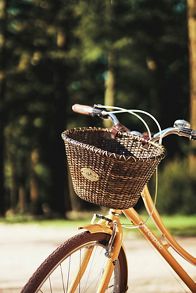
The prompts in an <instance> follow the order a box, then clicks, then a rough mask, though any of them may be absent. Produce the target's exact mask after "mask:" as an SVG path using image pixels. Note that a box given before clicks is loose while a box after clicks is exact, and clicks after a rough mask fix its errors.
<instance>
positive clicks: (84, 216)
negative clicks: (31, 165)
mask: <svg viewBox="0 0 196 293" xmlns="http://www.w3.org/2000/svg"><path fill="white" fill-rule="evenodd" d="M92 214H93V213H92ZM92 214H89V213H75V214H74V213H72V214H71V216H69V219H50V220H46V219H38V218H37V219H35V218H32V216H27V215H12V216H9V217H7V218H1V219H0V224H1V223H2V224H18V223H21V224H24V225H32V224H34V225H35V224H36V225H39V226H43V227H56V228H66V227H69V228H72V227H73V228H75V227H80V226H85V225H87V224H89V222H90V220H91V216H90V215H92ZM146 218H147V216H146V215H143V220H144V221H145V219H146ZM162 219H163V222H164V224H165V226H166V227H167V228H168V229H169V231H170V232H171V233H172V234H173V235H175V236H186V237H193V236H196V215H189V216H186V215H172V216H166V215H164V216H163V217H162ZM122 222H123V223H125V224H128V221H127V220H126V219H125V218H123V219H122ZM147 225H148V227H149V228H151V229H152V231H154V232H155V231H156V228H155V226H154V224H153V222H152V220H151V219H149V221H148V222H147ZM132 231H135V229H133V230H132Z"/></svg>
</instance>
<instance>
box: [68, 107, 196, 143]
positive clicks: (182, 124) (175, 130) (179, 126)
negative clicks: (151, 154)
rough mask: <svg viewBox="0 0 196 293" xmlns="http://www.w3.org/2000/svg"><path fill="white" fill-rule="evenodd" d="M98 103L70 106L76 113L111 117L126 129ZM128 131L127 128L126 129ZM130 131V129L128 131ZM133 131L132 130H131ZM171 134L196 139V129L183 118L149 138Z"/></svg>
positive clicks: (119, 126) (116, 124)
mask: <svg viewBox="0 0 196 293" xmlns="http://www.w3.org/2000/svg"><path fill="white" fill-rule="evenodd" d="M98 106H99V105H94V106H93V107H91V106H87V105H80V104H75V105H73V106H72V110H73V111H74V112H76V113H79V114H82V115H90V116H92V117H94V116H98V117H100V118H104V119H105V118H106V119H108V118H109V119H111V120H112V122H113V124H114V125H115V126H118V128H119V129H123V130H125V129H127V128H126V127H125V126H124V125H122V124H120V122H119V120H118V119H117V117H116V115H114V114H113V113H110V112H109V111H107V110H105V109H102V108H100V106H99V107H98ZM128 131H129V130H128ZM130 132H131V131H130ZM133 133H134V131H133ZM171 134H175V135H178V136H183V137H186V138H189V139H191V140H196V130H193V129H191V127H190V124H189V123H188V122H187V121H185V120H176V121H175V122H174V126H173V127H169V128H166V129H163V130H162V131H159V132H157V133H155V134H154V135H153V137H152V139H151V141H154V142H155V141H158V140H159V139H160V137H162V138H164V137H166V136H169V135H171Z"/></svg>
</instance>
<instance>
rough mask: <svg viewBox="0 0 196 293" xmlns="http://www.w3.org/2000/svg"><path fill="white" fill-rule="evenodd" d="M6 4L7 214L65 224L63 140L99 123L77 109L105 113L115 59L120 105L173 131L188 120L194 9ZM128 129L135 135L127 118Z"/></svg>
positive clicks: (0, 99)
mask: <svg viewBox="0 0 196 293" xmlns="http://www.w3.org/2000/svg"><path fill="white" fill-rule="evenodd" d="M2 3H3V4H5V6H3V4H2V7H5V8H4V10H5V11H4V12H3V13H2V12H1V11H0V24H1V25H0V61H1V62H0V114H1V115H0V120H1V121H0V138H1V146H2V147H1V148H0V158H1V160H0V192H1V193H2V194H1V195H3V193H4V190H3V188H1V187H2V185H3V182H5V187H6V188H5V197H6V201H5V203H4V202H3V201H2V204H1V205H6V206H5V208H6V209H10V208H13V209H15V210H18V209H19V210H20V211H21V212H23V211H26V210H31V206H32V205H34V204H35V205H36V201H37V204H38V205H39V210H40V209H41V210H43V208H42V206H43V205H45V204H46V205H48V206H49V208H50V210H51V211H54V212H57V213H60V214H61V215H63V214H64V212H65V210H69V209H70V208H71V207H70V194H71V193H72V192H71V191H70V189H69V188H68V180H67V178H66V175H67V170H66V164H65V158H64V157H65V153H64V147H63V142H62V140H61V137H60V134H61V132H62V131H63V130H64V129H65V128H68V127H73V126H83V125H85V126H86V125H91V126H93V125H94V124H96V123H97V121H96V120H93V119H90V118H86V117H81V116H79V115H77V114H74V113H72V112H71V105H72V104H74V103H82V104H94V103H103V100H104V91H105V82H106V79H107V76H108V74H107V73H108V65H109V64H108V63H109V61H108V59H109V58H108V55H109V53H110V52H111V51H112V53H113V56H114V58H113V59H114V60H113V70H114V75H115V98H116V101H115V104H116V105H120V106H123V107H128V108H141V109H143V110H149V111H150V112H151V113H153V114H154V115H156V117H157V118H158V120H159V121H160V122H161V125H162V126H163V127H164V126H168V125H170V124H171V123H173V120H175V119H176V118H179V117H182V116H184V118H186V116H188V106H187V105H188V87H189V82H188V50H187V48H188V46H187V29H186V27H187V26H186V1H185V0H161V1H157V0H148V1H147V0H123V1H122V0H113V1H109V0H105V1H99V0H95V1H63V0H56V1H53V0H48V1H46V0H32V1H29V0H21V1H14V0H2ZM5 113H6V115H5ZM165 113H167V119H165ZM128 119H129V118H128ZM122 122H123V123H125V124H126V125H127V126H128V127H129V126H130V127H131V128H135V126H132V125H134V124H135V122H133V121H132V120H127V116H126V117H125V118H124V117H123V119H122ZM99 123H100V124H101V122H99ZM4 145H5V148H4ZM35 151H36V152H37V154H38V161H36V162H33V161H32V154H33V153H34V152H35ZM3 159H4V160H5V162H3ZM3 165H4V166H3ZM2 175H3V176H2ZM3 177H5V178H3ZM32 182H34V189H33V188H32ZM32 189H33V190H34V191H33V190H32ZM21 190H22V195H21V192H20V191H21ZM35 190H36V192H35ZM32 194H34V195H35V194H36V197H37V199H36V200H35V199H34V200H33V199H32V198H33V195H32ZM21 198H22V199H23V200H22V201H24V202H22V201H21ZM1 199H2V196H1V197H0V201H1ZM32 201H35V202H34V204H32ZM0 203H1V202H0ZM0 208H1V206H0ZM42 212H43V211H42Z"/></svg>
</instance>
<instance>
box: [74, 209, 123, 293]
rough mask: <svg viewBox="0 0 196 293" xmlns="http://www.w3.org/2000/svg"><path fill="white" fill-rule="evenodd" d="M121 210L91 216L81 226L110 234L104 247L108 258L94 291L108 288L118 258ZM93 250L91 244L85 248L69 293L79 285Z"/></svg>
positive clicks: (92, 230) (120, 244)
mask: <svg viewBox="0 0 196 293" xmlns="http://www.w3.org/2000/svg"><path fill="white" fill-rule="evenodd" d="M120 214H121V211H119V210H113V209H112V210H110V212H109V214H108V215H107V216H106V217H105V216H101V215H96V216H94V217H93V219H92V222H91V224H90V225H88V226H85V227H82V229H85V230H87V231H89V232H90V233H98V232H100V233H106V234H110V235H111V237H110V240H109V242H108V246H107V248H106V253H105V254H106V256H107V258H108V260H107V262H106V265H105V269H104V272H103V275H102V277H101V280H100V282H99V286H98V289H97V291H96V293H104V292H105V291H106V289H107V288H108V285H109V282H110V279H111V276H112V273H113V271H114V267H115V265H116V262H117V260H118V255H119V252H120V249H121V246H122V238H123V230H122V226H121V223H120V220H119V215H120ZM96 218H99V221H98V223H94V222H95V219H96ZM92 252H93V246H91V247H89V248H87V249H86V252H85V255H84V257H83V259H82V261H81V266H80V269H79V271H78V272H77V275H76V278H75V280H74V282H73V283H72V286H71V289H70V290H69V293H73V292H75V291H76V288H77V287H78V286H79V283H80V280H81V279H82V276H83V274H84V273H85V270H86V268H87V266H88V263H89V261H90V258H91V255H92Z"/></svg>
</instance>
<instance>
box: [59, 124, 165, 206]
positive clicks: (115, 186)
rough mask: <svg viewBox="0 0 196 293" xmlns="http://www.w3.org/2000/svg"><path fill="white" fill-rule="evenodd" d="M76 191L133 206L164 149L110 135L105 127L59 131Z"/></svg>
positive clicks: (104, 202)
mask: <svg viewBox="0 0 196 293" xmlns="http://www.w3.org/2000/svg"><path fill="white" fill-rule="evenodd" d="M62 138H63V140H64V143H65V149H66V154H67V160H68V165H69V168H70V173H71V177H72V182H73V187H74V190H75V192H76V194H77V195H78V196H79V197H80V198H82V199H84V200H86V201H88V202H91V203H94V204H97V205H100V206H105V207H109V208H115V209H127V208H130V207H133V206H134V205H135V204H136V203H137V201H138V199H139V197H140V195H141V192H142V190H143V188H144V186H145V184H146V183H147V182H148V181H149V179H150V177H151V176H152V174H153V173H154V171H155V169H156V167H157V165H158V164H159V162H160V161H161V159H163V158H164V156H165V149H164V147H163V146H161V145H159V144H157V143H151V142H148V141H146V140H144V139H142V138H140V137H137V136H135V135H132V134H129V133H121V132H119V133H117V135H116V136H115V138H113V137H112V132H111V129H107V128H75V129H71V130H66V131H64V132H63V133H62Z"/></svg>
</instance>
